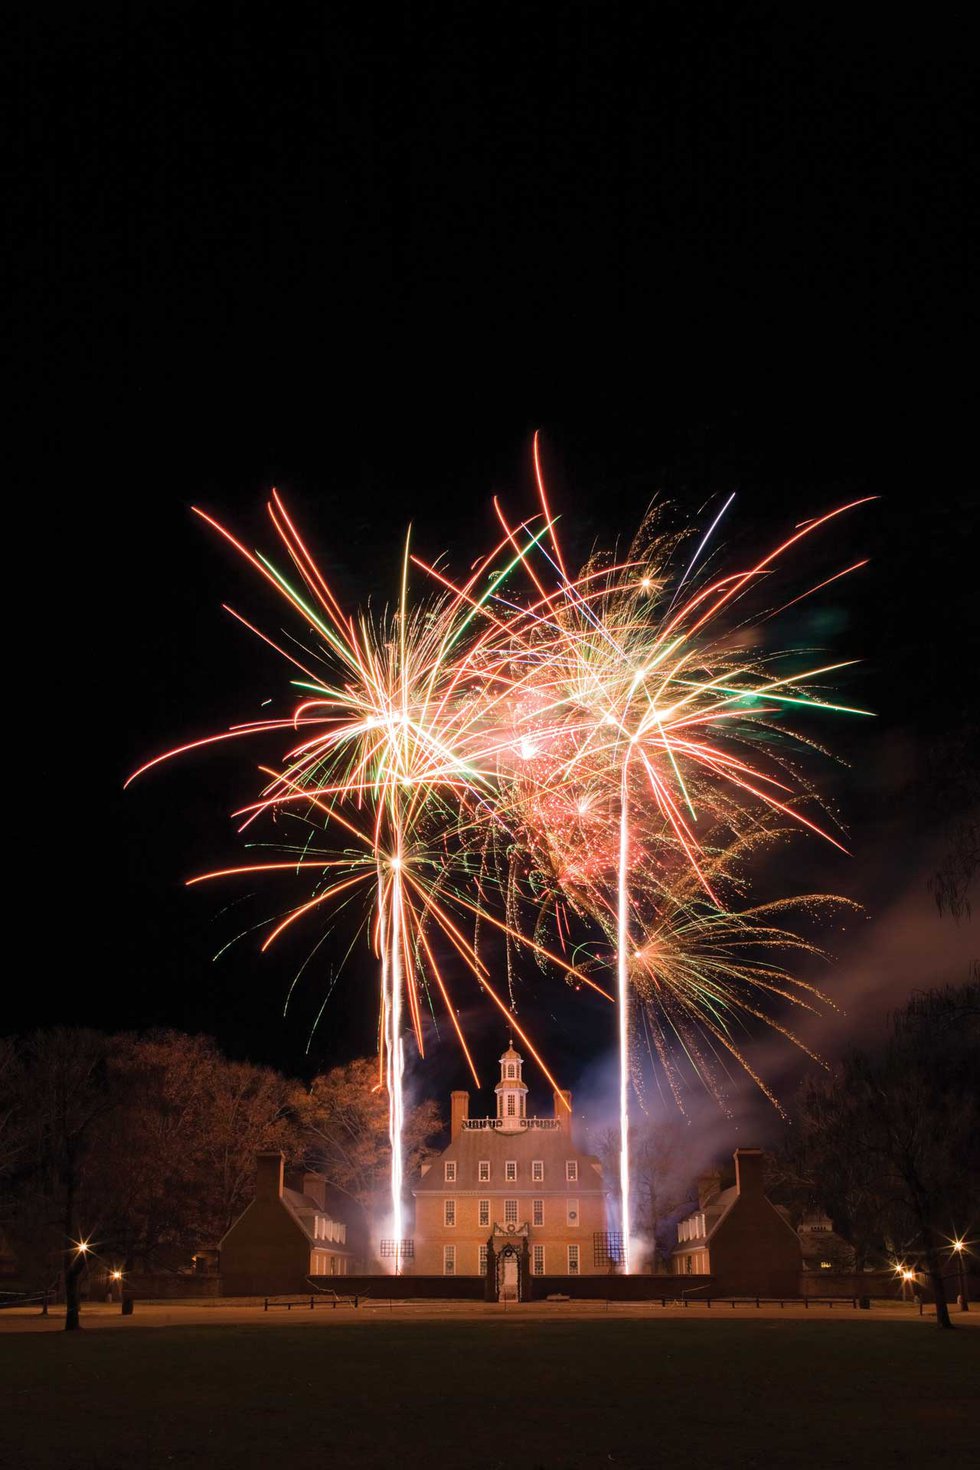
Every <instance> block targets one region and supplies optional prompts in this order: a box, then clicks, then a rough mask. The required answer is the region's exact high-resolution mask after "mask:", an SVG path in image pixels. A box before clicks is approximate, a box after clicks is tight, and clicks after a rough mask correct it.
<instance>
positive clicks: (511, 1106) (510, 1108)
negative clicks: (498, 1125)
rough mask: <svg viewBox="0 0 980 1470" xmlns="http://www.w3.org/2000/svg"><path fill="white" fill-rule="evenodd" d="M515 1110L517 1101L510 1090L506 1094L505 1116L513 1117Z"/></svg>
mask: <svg viewBox="0 0 980 1470" xmlns="http://www.w3.org/2000/svg"><path fill="white" fill-rule="evenodd" d="M516 1110H517V1101H516V1099H515V1097H514V1094H513V1093H512V1092H508V1094H507V1116H508V1118H513V1117H514V1115H515V1113H516Z"/></svg>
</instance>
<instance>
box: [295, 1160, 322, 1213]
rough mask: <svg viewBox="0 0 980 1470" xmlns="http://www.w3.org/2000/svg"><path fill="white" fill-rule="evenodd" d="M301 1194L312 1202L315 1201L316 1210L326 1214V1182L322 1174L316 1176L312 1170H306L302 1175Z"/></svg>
mask: <svg viewBox="0 0 980 1470" xmlns="http://www.w3.org/2000/svg"><path fill="white" fill-rule="evenodd" d="M301 1193H302V1194H305V1195H308V1196H309V1198H310V1199H312V1200H316V1206H317V1209H318V1210H322V1211H323V1213H324V1214H326V1211H327V1181H326V1179H324V1177H323V1175H322V1174H317V1173H315V1172H314V1171H313V1170H312V1169H306V1170H305V1171H304V1173H303V1188H302V1190H301Z"/></svg>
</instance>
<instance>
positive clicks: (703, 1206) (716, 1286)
mask: <svg viewBox="0 0 980 1470" xmlns="http://www.w3.org/2000/svg"><path fill="white" fill-rule="evenodd" d="M672 1261H673V1269H674V1274H675V1275H678V1276H690V1275H694V1276H698V1275H700V1276H712V1277H713V1278H714V1282H713V1285H712V1290H714V1291H716V1292H718V1293H719V1294H725V1295H727V1294H728V1293H731V1294H732V1295H734V1296H775V1297H778V1296H796V1295H797V1294H798V1292H799V1289H800V1287H799V1282H800V1271H801V1269H802V1264H803V1260H802V1251H801V1249H800V1239H799V1236H798V1235H797V1233H796V1231H795V1230H794V1229H793V1227H792V1225H790V1223H789V1221H788V1220H787V1219H786V1218H785V1216H784V1215H783V1214H782V1212H781V1211H780V1210H778V1209H777V1208H776V1206H775V1205H773V1204H771V1203H770V1202H769V1200H768V1199H767V1198H766V1196H765V1194H764V1192H763V1188H762V1150H761V1149H758V1148H738V1149H736V1150H735V1183H734V1184H733V1185H731V1186H730V1187H729V1188H727V1189H722V1187H721V1174H720V1173H718V1172H714V1173H711V1174H705V1175H704V1176H702V1178H701V1180H700V1181H699V1183H698V1208H697V1210H696V1211H695V1212H694V1214H693V1215H688V1217H687V1219H686V1220H681V1221H680V1223H679V1225H678V1227H677V1248H676V1250H675V1251H674V1252H673V1256H672Z"/></svg>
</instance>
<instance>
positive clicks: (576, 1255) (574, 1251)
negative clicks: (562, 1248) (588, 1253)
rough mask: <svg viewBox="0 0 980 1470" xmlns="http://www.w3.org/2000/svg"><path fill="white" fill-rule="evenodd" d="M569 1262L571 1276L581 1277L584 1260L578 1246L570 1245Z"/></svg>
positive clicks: (568, 1250)
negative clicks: (573, 1263)
mask: <svg viewBox="0 0 980 1470" xmlns="http://www.w3.org/2000/svg"><path fill="white" fill-rule="evenodd" d="M573 1261H574V1262H575V1265H574V1266H573V1265H572V1262H573ZM567 1262H568V1274H569V1276H581V1274H582V1258H581V1253H580V1251H579V1248H578V1246H577V1245H570V1246H568V1247H567Z"/></svg>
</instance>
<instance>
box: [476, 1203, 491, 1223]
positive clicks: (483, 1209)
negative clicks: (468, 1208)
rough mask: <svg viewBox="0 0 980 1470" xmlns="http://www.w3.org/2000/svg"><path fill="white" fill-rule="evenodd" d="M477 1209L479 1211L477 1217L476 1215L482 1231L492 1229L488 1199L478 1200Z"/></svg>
mask: <svg viewBox="0 0 980 1470" xmlns="http://www.w3.org/2000/svg"><path fill="white" fill-rule="evenodd" d="M476 1209H477V1215H476V1223H477V1225H478V1226H479V1227H480V1229H481V1230H489V1228H490V1201H489V1200H488V1199H481V1200H478V1201H477V1206H476Z"/></svg>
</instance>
